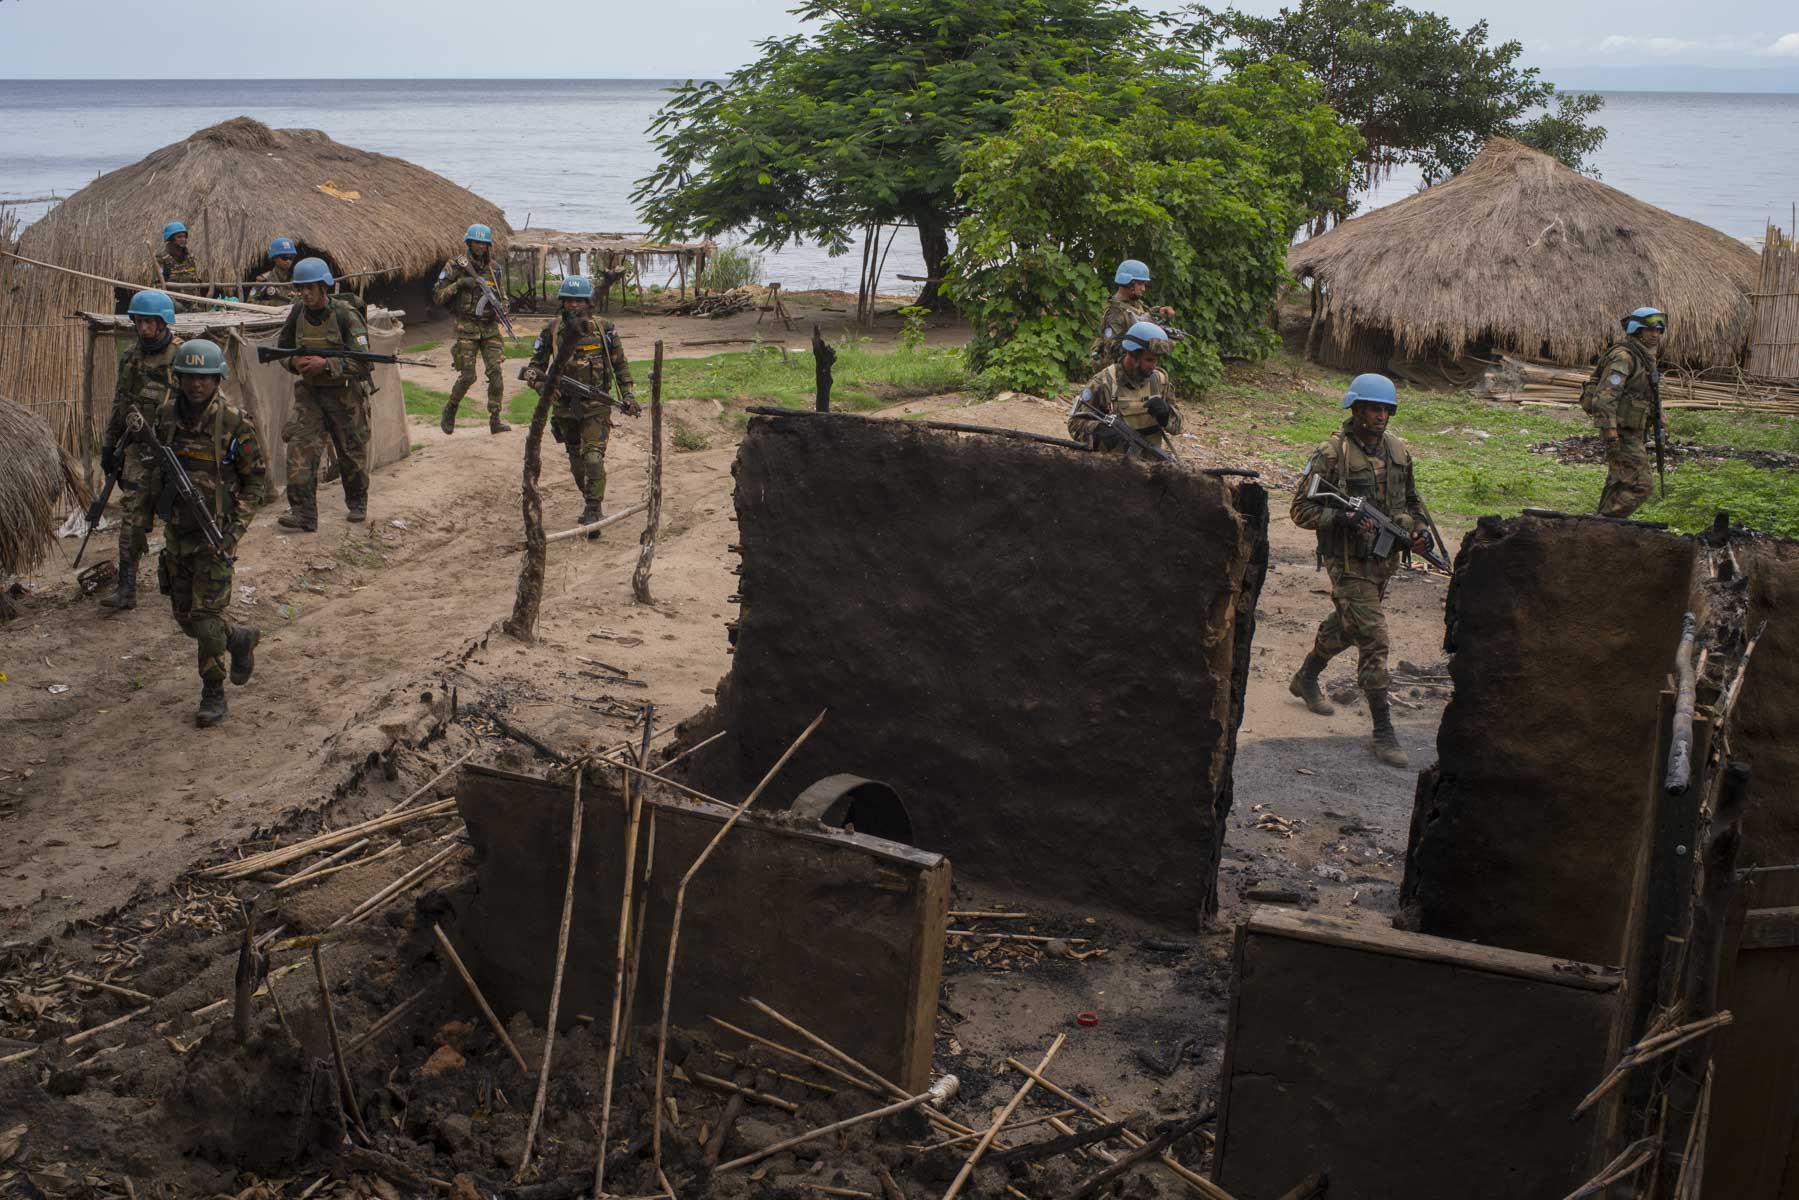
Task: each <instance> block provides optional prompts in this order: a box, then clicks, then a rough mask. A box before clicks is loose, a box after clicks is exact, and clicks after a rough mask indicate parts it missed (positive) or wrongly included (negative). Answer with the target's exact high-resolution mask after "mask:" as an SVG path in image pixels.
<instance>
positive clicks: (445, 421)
mask: <svg viewBox="0 0 1799 1200" xmlns="http://www.w3.org/2000/svg"><path fill="white" fill-rule="evenodd" d="M461 406H462V397H461V396H451V397H450V398H449V400H447V401H445V403H444V411H443V416H441V417H439V418H437V427H438V428H439V429H441V430H443V431H444V432H445V433H455V432H456V410H457V409H458V408H460V407H461Z"/></svg>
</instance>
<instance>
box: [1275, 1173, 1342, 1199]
mask: <svg viewBox="0 0 1799 1200" xmlns="http://www.w3.org/2000/svg"><path fill="white" fill-rule="evenodd" d="M1330 1181H1331V1177H1330V1175H1329V1174H1328V1173H1327V1172H1324V1171H1313V1172H1312V1173H1311V1174H1310V1175H1307V1176H1306V1177H1305V1178H1304V1179H1302V1180H1300V1181H1299V1182H1298V1183H1296V1184H1294V1185H1293V1187H1292V1188H1291V1189H1289V1190H1288V1191H1287V1192H1286V1193H1285V1194H1283V1195H1282V1196H1281V1200H1318V1197H1320V1196H1322V1195H1324V1193H1325V1192H1326V1191H1327V1190H1328V1189H1329V1187H1330Z"/></svg>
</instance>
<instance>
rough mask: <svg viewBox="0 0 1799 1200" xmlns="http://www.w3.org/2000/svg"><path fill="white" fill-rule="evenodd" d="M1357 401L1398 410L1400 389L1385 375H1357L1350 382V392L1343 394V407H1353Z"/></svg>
mask: <svg viewBox="0 0 1799 1200" xmlns="http://www.w3.org/2000/svg"><path fill="white" fill-rule="evenodd" d="M1357 400H1361V401H1365V402H1366V403H1368V404H1384V405H1386V406H1387V407H1388V408H1398V407H1399V389H1397V388H1395V387H1394V386H1393V381H1392V380H1391V379H1388V378H1387V377H1386V376H1385V375H1357V376H1356V377H1355V378H1354V379H1352V380H1350V381H1349V390H1348V391H1347V392H1344V393H1343V407H1344V408H1349V407H1352V406H1353V405H1354V404H1355V402H1356V401H1357Z"/></svg>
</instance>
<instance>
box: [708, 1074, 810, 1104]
mask: <svg viewBox="0 0 1799 1200" xmlns="http://www.w3.org/2000/svg"><path fill="white" fill-rule="evenodd" d="M690 1078H692V1079H693V1080H694V1081H695V1082H698V1083H703V1084H705V1085H706V1086H707V1087H709V1088H717V1089H718V1090H719V1091H721V1092H737V1093H739V1094H740V1095H743V1096H747V1097H748V1098H749V1099H751V1100H754V1101H756V1102H757V1103H758V1104H770V1105H773V1106H774V1107H776V1108H779V1109H784V1110H785V1111H787V1112H790V1113H797V1112H799V1111H800V1106H799V1105H797V1104H795V1103H794V1102H793V1101H791V1100H783V1099H781V1097H779V1096H771V1095H769V1094H768V1093H767V1092H758V1091H757V1090H756V1089H755V1088H747V1087H744V1086H743V1085H742V1084H740V1083H732V1082H731V1081H730V1080H729V1079H721V1078H719V1077H718V1076H717V1075H708V1074H706V1073H705V1072H704V1071H694V1072H692V1073H691V1076H690Z"/></svg>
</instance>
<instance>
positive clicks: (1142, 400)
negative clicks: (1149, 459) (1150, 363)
mask: <svg viewBox="0 0 1799 1200" xmlns="http://www.w3.org/2000/svg"><path fill="white" fill-rule="evenodd" d="M1106 370H1107V371H1110V372H1111V374H1112V411H1113V412H1115V413H1117V414H1118V419H1119V420H1121V421H1123V422H1124V423H1125V424H1126V425H1129V426H1130V427H1131V428H1132V429H1135V430H1136V431H1137V432H1138V433H1139V434H1141V435H1142V436H1143V440H1144V441H1146V442H1148V443H1149V444H1150V445H1152V446H1160V445H1161V444H1162V427H1161V426H1160V425H1158V424H1156V418H1155V414H1153V413H1151V412H1150V411H1149V402H1150V399H1151V398H1152V397H1155V396H1160V395H1162V392H1163V389H1164V387H1166V386H1167V382H1168V381H1167V377H1166V376H1165V375H1163V374H1162V372H1161V371H1151V372H1150V373H1149V377H1148V378H1147V379H1145V380H1143V381H1142V382H1141V383H1137V384H1131V383H1128V382H1126V380H1125V377H1124V368H1123V367H1122V366H1119V365H1117V364H1114V365H1112V366H1110V367H1107V368H1106Z"/></svg>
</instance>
